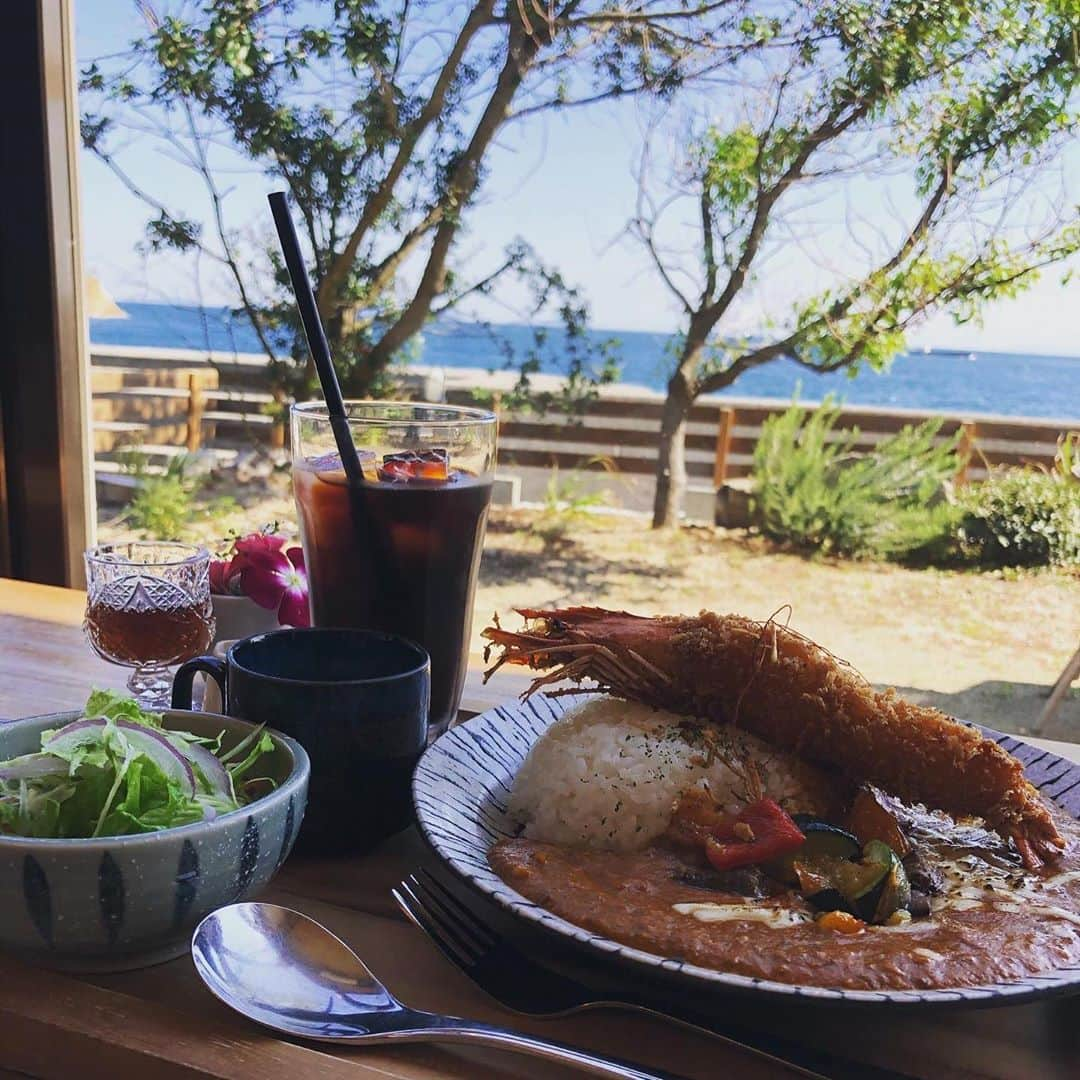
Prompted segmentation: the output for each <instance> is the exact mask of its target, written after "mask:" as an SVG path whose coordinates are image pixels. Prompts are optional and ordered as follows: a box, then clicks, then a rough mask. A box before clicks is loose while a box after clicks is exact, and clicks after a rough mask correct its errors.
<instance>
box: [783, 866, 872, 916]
mask: <svg viewBox="0 0 1080 1080" xmlns="http://www.w3.org/2000/svg"><path fill="white" fill-rule="evenodd" d="M794 870H795V874H796V876H797V877H798V881H799V891H800V892H801V893H802V894H803V896H805V897H806V899H807V900H809V901H810V903H811V904H813V905H814V906H815V907H816V908H819V909H820V910H821V911H849V912H851V913H852V914H855V915H857V914H858V913H859V912H858V905H859V897H862V896H866V895H868V894H869V893H871V892H874V891H876V890H877V889H878V887H879V886H880V885H881V883H882V882H883V881H884V880H885V877H886V875H887V874H888V867H886V866H883V865H882V864H881V863H879V862H865V863H857V862H851V861H850V860H849V859H843V858H840V857H838V856H836V855H812V856H806V857H803V856H798V857H796V859H795V862H794Z"/></svg>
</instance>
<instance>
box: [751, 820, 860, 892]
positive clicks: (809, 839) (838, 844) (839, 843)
mask: <svg viewBox="0 0 1080 1080" xmlns="http://www.w3.org/2000/svg"><path fill="white" fill-rule="evenodd" d="M792 820H793V821H794V822H795V824H796V825H798V826H799V828H800V829H801V830H802V834H803V836H805V837H806V841H805V843H803V845H802V847H800V848H799V849H798V850H796V851H793V852H791V853H790V854H788V855H782V856H781V857H780V858H779V859H773V860H771V861H770V862H768V863H766V864H765V872H766V873H767V874H768V875H769V876H770V877H772V878H775V879H776V880H777V881H782V882H784V884H785V885H798V884H799V877H798V875H797V874H796V873H795V866H794V863H795V860H796V859H807V858H812V857H814V856H815V855H832V856H834V857H835V858H838V859H857V858H858V857H859V841H858V840H857V839H856V838H855V837H854V836H852V835H851V833H849V832H846V831H845V830H844V829H841V828H839V827H838V826H836V825H831V824H830V823H829V822H827V821H822V820H820V819H819V818H814V817H810V816H809V815H807V814H794V815H792ZM827 910H830V911H831V910H832V909H831V908H829V909H827Z"/></svg>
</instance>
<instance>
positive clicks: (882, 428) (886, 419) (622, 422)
mask: <svg viewBox="0 0 1080 1080" xmlns="http://www.w3.org/2000/svg"><path fill="white" fill-rule="evenodd" d="M786 408H787V403H785V402H775V401H762V400H755V399H735V398H724V399H714V400H709V401H704V402H699V403H698V404H696V405H695V406H694V407H693V408H692V409H691V412H690V418H689V422H688V424H687V430H686V469H687V473H688V475H689V478H690V482H691V483H692V484H695V485H697V486H710V485H711V486H712V487H713V488H714V489H719V488H720V487H722V486H723V485H724V484H725V483H728V482H730V481H732V480H738V479H741V478H744V477H746V476H748V475H749V473H750V470H751V466H752V463H753V453H754V447H755V445H756V444H757V441H758V439H759V438H760V436H761V426H762V424H763V423H764V422H765V420H766V419H767V418H768V417H769V416H771V415H774V414H775V413H778V412H783V411H784V409H786ZM661 409H662V403H661V401H660V400H659V399H658V398H657V399H654V400H649V399H643V398H641V397H638V396H634V397H624V396H621V395H617V394H611V395H605V396H604V397H603V398H601V399H600V400H598V401H596V402H595V403H594V404H593V405H592V406H591V407H590V409H589V411H588V413H587V414H586V415H585V416H584V417H582V418H581V420H580V422H576V421H574V420H568V419H566V418H562V417H552V416H546V417H535V416H525V415H518V414H514V415H507V416H504V417H502V419H501V424H500V429H499V458H500V461H501V462H503V463H506V464H517V465H521V466H550V465H558V466H559V467H560V468H590V467H595V468H614V469H615V470H617V471H618V472H622V473H631V474H633V473H653V472H655V470H656V458H657V449H658V446H659V439H660V414H661ZM937 415H941V414H939V413H930V412H920V411H916V410H907V409H876V408H866V407H851V408H845V409H842V410H841V413H840V420H839V421H838V427H843V428H853V427H857V428H858V430H859V435H858V438H857V439H856V441H855V445H854V449H855V451H856V452H858V451H860V450H862V451H868V450H870V449H871V448H872V447H873V446H875V445H876V444H877V443H879V442H881V441H882V440H883V439H885V438H887V437H888V436H889V435H892V434H894V433H896V432H898V431H899V430H900V429H901V428H903V427H905V426H907V425H909V424H918V423H920V422H921V421H923V420H926V419H928V418H929V417H931V416H937ZM1076 426H1080V422H1078V423H1077V424H1072V425H1070V424H1069V422H1067V421H1053V420H1037V419H1028V418H1019V417H1006V416H989V415H982V414H968V415H960V414H954V415H946V416H945V417H944V421H943V423H942V426H941V432H940V435H939V438H941V439H945V438H947V437H949V436H953V435H955V434H956V433H957V432H958V431H959V432H960V448H961V461H962V467H961V470H960V475H959V476H958V479H959V480H961V481H963V480H980V479H982V478H984V477H985V476H986V470H987V467H988V466H994V465H1028V464H1031V465H1042V466H1049V465H1052V464H1053V461H1054V455H1055V452H1056V450H1057V441H1058V438H1059V437H1060V436H1061V435H1062V434H1063V433H1065V432H1066V431H1068V430H1069V429H1070V427H1076ZM834 437H835V438H837V439H839V438H842V437H844V436H843V435H842V434H841V433H839V432H837V433H836V435H835V436H834Z"/></svg>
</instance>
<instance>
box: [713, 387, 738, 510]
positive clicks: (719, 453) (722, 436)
mask: <svg viewBox="0 0 1080 1080" xmlns="http://www.w3.org/2000/svg"><path fill="white" fill-rule="evenodd" d="M734 430H735V410H734V409H733V408H731V407H729V406H725V407H724V408H722V409H721V410H720V426H719V427H718V428H717V429H716V463H715V465H714V466H713V487H714V488H716V490H717V491H719V490H720V489H721V488H722V487H723V486H724V482H725V481H726V480H727V459H728V454H729V453H731V436H732V433H733V432H734Z"/></svg>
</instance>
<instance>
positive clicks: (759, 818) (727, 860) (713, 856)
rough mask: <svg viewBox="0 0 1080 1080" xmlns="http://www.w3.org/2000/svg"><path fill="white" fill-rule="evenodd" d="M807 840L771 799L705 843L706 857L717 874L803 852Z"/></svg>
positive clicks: (760, 802)
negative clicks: (721, 871)
mask: <svg viewBox="0 0 1080 1080" xmlns="http://www.w3.org/2000/svg"><path fill="white" fill-rule="evenodd" d="M805 840H806V837H805V836H803V834H802V831H801V830H800V829H799V826H798V825H796V824H795V822H794V821H792V820H791V817H790V816H789V815H788V814H787V812H786V811H785V810H784V809H783V808H782V807H780V806H779V805H778V804H777V803H775V802H773V800H772V799H758V800H757V802H753V803H750V805H749V806H747V807H746V808H745V809H744V810H743V811H742V812H741V813H739V814H738V815H737V816H736V817H735V818H733V819H731V821H730V822H725V823H724V824H723V825H721V826H718V827H716V828H715V829H714V830H713V833H712V835H711V836H710V837H708V839H707V840H706V841H705V855H706V857H707V858H708V860H709V862H710V863H712V865H713V866H715V867H716V869H717V870H734V869H735V868H736V867H739V866H753V865H755V864H756V863H763V862H768V861H769V860H770V859H775V858H777V857H778V856H780V855H787V854H789V853H790V852H792V851H796V850H797V849H798V848H800V847H801V846H802V844H803V842H804V841H805Z"/></svg>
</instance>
